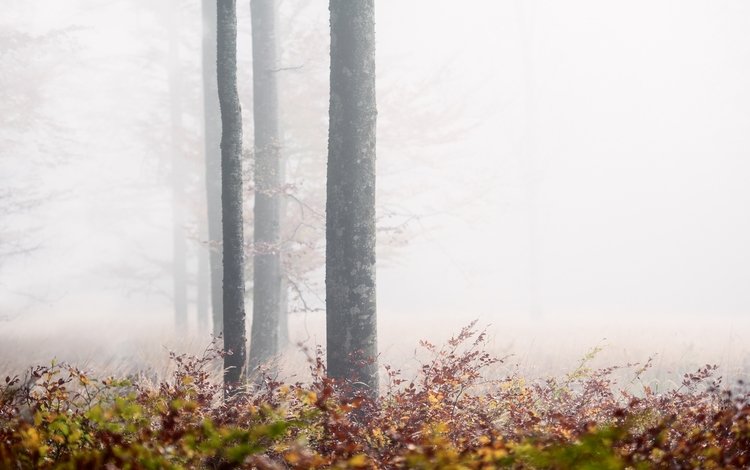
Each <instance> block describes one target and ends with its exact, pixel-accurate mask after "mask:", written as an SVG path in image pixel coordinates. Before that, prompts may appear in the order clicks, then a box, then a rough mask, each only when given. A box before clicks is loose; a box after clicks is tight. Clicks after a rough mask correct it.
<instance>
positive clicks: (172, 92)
mask: <svg viewBox="0 0 750 470" xmlns="http://www.w3.org/2000/svg"><path fill="white" fill-rule="evenodd" d="M169 7H170V8H169V11H168V12H167V13H168V17H169V18H170V20H169V51H168V53H169V61H168V65H169V72H168V73H169V118H170V138H171V142H170V148H171V153H172V214H173V219H172V281H173V289H172V295H173V305H174V316H175V327H176V329H177V332H178V333H185V332H186V331H187V321H188V318H187V256H186V252H187V239H186V236H185V235H186V234H185V162H184V156H183V153H182V149H181V146H182V141H183V139H182V127H183V126H182V90H181V80H180V56H179V32H180V28H179V26H180V25H179V20H178V18H179V11H180V9H179V8H178V7H177V5H176V4H175V2H174V1H172V2H170V4H169Z"/></svg>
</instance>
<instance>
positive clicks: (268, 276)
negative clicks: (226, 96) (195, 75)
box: [250, 0, 282, 370]
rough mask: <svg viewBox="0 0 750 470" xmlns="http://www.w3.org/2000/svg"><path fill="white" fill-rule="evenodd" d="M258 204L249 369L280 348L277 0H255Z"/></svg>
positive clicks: (253, 0)
mask: <svg viewBox="0 0 750 470" xmlns="http://www.w3.org/2000/svg"><path fill="white" fill-rule="evenodd" d="M250 8H251V13H252V34H253V119H254V127H255V149H254V157H255V175H254V177H255V208H254V213H253V225H254V230H253V235H254V244H253V246H254V252H253V326H252V332H251V337H250V368H251V370H252V369H254V368H255V367H257V366H258V365H260V364H263V363H264V362H267V361H268V360H269V359H272V358H273V357H274V356H275V355H276V354H277V352H278V348H279V341H278V337H279V332H278V330H279V313H280V305H281V259H280V255H279V250H280V248H281V247H280V242H281V239H280V216H281V186H282V182H281V160H280V158H279V154H280V151H279V150H280V148H279V147H280V146H279V124H278V96H277V84H276V74H277V72H278V70H277V65H276V0H251V2H250Z"/></svg>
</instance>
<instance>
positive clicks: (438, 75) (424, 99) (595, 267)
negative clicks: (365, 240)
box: [0, 0, 750, 377]
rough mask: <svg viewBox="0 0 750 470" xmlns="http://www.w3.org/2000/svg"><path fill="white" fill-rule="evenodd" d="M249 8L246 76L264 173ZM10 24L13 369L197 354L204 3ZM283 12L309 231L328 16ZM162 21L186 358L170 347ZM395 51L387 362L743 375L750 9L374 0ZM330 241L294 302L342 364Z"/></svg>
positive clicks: (35, 15)
mask: <svg viewBox="0 0 750 470" xmlns="http://www.w3.org/2000/svg"><path fill="white" fill-rule="evenodd" d="M248 3H249V2H239V3H238V26H239V37H238V45H239V46H238V77H239V88H240V96H241V101H242V107H243V121H244V127H245V132H244V137H243V140H244V146H245V148H246V149H251V148H252V138H253V132H252V124H253V116H252V99H253V97H252V75H251V71H252V45H251V37H250V10H249V5H248ZM6 4H7V5H5V6H6V8H4V13H3V17H2V18H0V48H1V49H0V60H1V61H2V62H1V64H2V70H3V71H2V72H1V73H0V88H1V89H0V106H1V107H2V115H3V116H4V117H3V118H0V119H1V120H0V122H1V123H2V128H0V157H1V158H2V169H1V170H0V218H1V219H0V220H1V222H0V355H2V359H0V366H3V367H17V366H19V365H20V366H26V365H28V363H31V362H34V361H47V360H49V359H51V358H52V357H55V356H57V357H70V358H72V359H76V360H82V361H91V360H94V359H100V360H104V359H105V358H108V357H119V356H118V355H122V356H123V357H128V358H132V357H137V358H138V360H143V361H149V360H152V359H153V358H154V357H156V356H159V355H160V354H162V353H163V348H165V347H169V348H172V347H174V348H181V347H182V348H193V347H199V346H200V345H205V344H206V343H207V342H208V341H209V335H208V334H207V333H205V332H203V333H200V332H199V331H198V329H197V326H196V321H195V316H196V313H195V312H196V307H195V301H196V298H195V295H196V294H195V285H196V283H197V282H199V281H198V279H199V278H198V277H197V276H196V272H197V271H196V270H197V266H198V256H199V253H200V251H201V250H205V249H206V246H205V245H206V240H205V237H203V235H202V234H201V233H200V229H199V226H198V222H197V221H198V220H199V218H200V216H199V215H198V214H202V212H201V210H202V208H203V206H202V205H201V204H205V203H204V202H202V199H201V198H202V197H204V192H205V191H204V189H203V186H202V185H203V182H202V179H201V178H202V171H203V170H202V168H203V166H202V163H201V161H202V160H201V159H202V158H203V129H202V126H203V118H202V115H201V113H202V99H203V98H202V91H201V68H200V67H201V8H200V2H197V1H192V0H191V1H188V0H172V1H171V2H166V1H164V2H151V1H147V0H112V1H106V2H104V1H102V2H99V1H91V0H70V1H66V2H59V1H51V0H36V1H34V2H25V1H20V0H6ZM279 5H280V18H279V29H280V35H279V36H280V37H279V44H278V47H279V54H280V57H281V60H280V62H281V65H282V68H283V70H280V71H279V80H280V84H279V95H280V101H281V103H280V106H281V116H282V124H281V127H282V133H283V135H284V137H283V143H282V144H281V148H282V153H285V152H286V153H285V158H287V162H288V163H287V166H288V170H287V171H288V178H289V180H290V183H291V184H293V185H294V186H295V187H296V188H298V189H299V188H301V189H299V190H300V191H301V192H303V193H304V194H307V195H308V196H309V195H310V194H312V195H313V196H309V197H310V198H311V200H310V201H312V202H310V201H308V202H307V203H306V207H307V208H308V210H309V211H311V212H313V213H316V211H318V212H319V211H321V210H323V211H324V209H325V206H324V204H323V203H322V202H321V200H320V198H318V199H315V197H316V196H314V194H317V193H316V189H315V188H322V187H324V186H323V185H324V184H325V181H324V178H325V159H326V148H327V120H328V114H327V112H328V90H327V86H328V83H327V80H328V65H329V57H328V37H327V34H328V3H327V2H325V1H322V0H307V1H305V0H280V1H279ZM170 21H174V22H175V23H176V24H177V25H178V27H179V64H180V70H179V77H180V79H181V90H182V95H181V98H180V100H181V103H182V109H183V114H182V130H181V134H180V136H181V137H180V140H179V142H178V147H179V149H180V152H181V155H182V158H183V159H184V160H183V161H184V162H185V163H184V164H185V165H186V167H187V171H188V176H187V183H186V185H187V186H186V189H185V199H184V200H181V201H179V206H180V207H187V208H188V209H187V210H188V214H189V216H188V218H187V222H186V225H185V227H184V228H185V237H186V238H187V240H188V255H187V263H188V275H189V284H188V289H189V294H188V302H189V304H188V305H189V315H190V324H191V329H190V331H191V334H190V335H189V337H175V335H174V327H173V323H174V321H173V317H174V313H173V308H172V290H171V289H172V280H171V267H170V266H171V262H172V259H171V254H172V236H173V235H172V216H173V215H172V210H173V207H175V206H174V205H173V200H172V194H173V193H172V192H171V190H170V184H171V181H172V180H171V168H172V156H171V155H172V154H171V153H170V149H171V148H172V147H171V146H172V145H173V143H172V142H171V140H170V122H169V119H170V114H169V112H170V111H169V106H170V104H169V82H168V76H169V70H168V67H169V60H168V34H167V32H168V27H169V24H170ZM376 41H377V74H378V75H377V87H378V90H377V92H378V150H377V171H378V174H377V178H378V183H377V185H378V202H377V204H378V211H379V218H378V223H379V228H380V232H379V238H378V248H377V250H378V270H377V289H378V290H377V304H378V321H379V327H380V337H379V340H378V342H379V345H380V350H381V354H382V355H383V357H384V358H386V359H387V360H390V361H399V360H401V359H402V358H403V357H404V355H407V357H408V355H409V354H410V351H412V350H413V348H414V345H415V344H416V341H417V340H418V339H420V338H430V339H433V340H437V341H440V340H441V339H444V338H446V337H447V336H448V335H449V334H450V333H452V332H455V331H457V329H458V328H460V327H461V326H462V325H465V324H467V323H469V322H470V321H472V320H474V319H478V321H479V324H480V325H489V326H488V331H489V333H490V335H491V337H492V343H493V345H494V347H496V348H497V351H498V352H501V353H502V354H514V356H513V359H512V360H511V361H510V362H512V363H514V364H518V365H519V366H521V367H523V368H525V369H527V370H534V371H539V372H540V373H546V372H547V371H558V370H566V369H569V368H572V367H575V365H576V360H577V359H578V358H580V357H581V356H582V355H584V354H585V353H586V351H588V350H590V349H591V348H592V347H596V346H603V347H604V353H603V354H604V356H603V359H602V361H603V362H605V363H624V362H635V361H645V360H646V359H647V358H648V357H650V356H653V355H657V357H659V360H658V361H659V362H658V366H659V367H661V368H662V370H661V371H660V372H663V373H665V374H669V373H675V374H676V373H678V372H679V371H681V370H683V369H688V368H690V367H692V366H693V365H695V364H703V363H706V362H712V363H713V362H715V363H719V364H720V365H722V366H723V367H724V369H723V371H724V373H725V374H726V375H727V376H729V377H738V376H742V375H746V374H747V371H748V370H749V369H748V368H749V367H750V356H749V355H748V348H747V345H746V344H744V343H745V340H744V338H747V337H748V335H749V334H750V321H749V320H750V316H748V313H750V290H748V286H750V244H748V242H747V241H748V240H750V185H748V184H747V181H748V175H750V158H748V155H749V154H750V132H748V130H749V129H750V88H748V86H747V84H748V83H750V49H748V47H747V44H750V4H748V3H747V2H744V1H740V0H732V1H729V0H727V1H724V2H705V1H698V0H695V1H694V0H681V1H679V2H677V1H665V0H658V1H653V0H651V1H640V0H638V1H631V2H627V3H622V2H601V1H595V0H590V1H582V0H575V1H567V2H556V1H552V0H547V1H542V0H525V1H521V0H517V1H502V2H494V1H480V0H473V1H468V2H456V1H448V0H401V1H381V2H376ZM251 158H252V155H251V154H250V153H249V151H248V153H247V155H246V164H248V165H250V160H251ZM321 204H322V205H321ZM246 207H247V208H250V207H252V197H251V195H249V196H248V199H247V201H246ZM295 207H296V206H295V205H294V204H293V203H290V205H289V206H288V207H287V209H286V213H293V212H294V211H296V210H297V209H296V208H295ZM295 213H296V212H295ZM247 223H248V224H250V222H247ZM248 227H251V226H250V225H249V226H248ZM251 230H252V229H251V228H247V229H246V232H247V233H248V234H251V233H252V232H251ZM316 233H317V235H315V234H316ZM320 233H321V232H320V231H319V230H317V231H316V229H310V233H309V234H308V235H306V236H307V237H308V238H310V239H314V240H317V241H314V243H312V245H313V247H314V250H313V251H314V252H315V253H318V254H317V255H316V254H315V253H305V254H303V255H300V257H299V258H298V260H299V261H300V262H301V263H306V265H305V266H306V267H305V268H304V270H303V271H304V283H303V285H301V287H300V289H299V291H297V290H295V291H294V292H292V293H291V307H292V310H293V311H292V313H290V315H291V317H290V329H291V337H292V339H293V340H294V341H303V342H306V344H308V345H314V344H315V343H317V344H325V329H324V323H325V322H324V313H323V312H322V311H321V309H322V308H323V307H324V306H325V303H324V300H323V299H324V296H325V288H324V278H323V277H324V271H323V268H322V266H323V264H322V263H323V259H322V256H323V255H322V254H320V253H323V254H324V253H325V250H322V252H321V251H320V250H321V248H322V246H323V245H322V242H321V241H320V240H318V238H320ZM316 236H317V238H315V237H316ZM202 237H203V238H202ZM249 259H250V258H249V257H248V260H249ZM250 281H252V276H250V277H249V282H250ZM251 292H252V286H250V285H248V298H249V296H250V295H252V294H251ZM300 297H301V298H300ZM248 302H250V301H249V300H248ZM249 305H252V302H250V303H249ZM251 317H252V315H251V312H250V308H248V318H251ZM0 372H2V371H0Z"/></svg>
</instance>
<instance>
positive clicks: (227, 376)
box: [216, 0, 246, 391]
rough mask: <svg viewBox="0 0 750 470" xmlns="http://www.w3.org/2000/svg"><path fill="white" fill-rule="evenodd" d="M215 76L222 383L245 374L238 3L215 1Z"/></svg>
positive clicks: (230, 383) (235, 381)
mask: <svg viewBox="0 0 750 470" xmlns="http://www.w3.org/2000/svg"><path fill="white" fill-rule="evenodd" d="M217 7H218V8H217V28H216V32H217V34H216V36H217V80H218V93H219V105H220V109H221V187H222V191H221V208H222V229H223V244H222V246H223V250H224V256H223V259H224V282H223V293H224V309H223V310H224V312H223V317H224V348H225V349H226V350H228V351H231V355H227V356H225V357H224V385H225V387H227V390H228V391H231V390H232V389H234V388H235V387H238V386H240V385H241V381H242V380H243V378H244V375H245V360H246V355H245V280H244V253H243V249H244V247H243V245H244V236H243V227H242V113H241V110H240V99H239V95H238V93H237V5H236V1H235V0H218V1H217Z"/></svg>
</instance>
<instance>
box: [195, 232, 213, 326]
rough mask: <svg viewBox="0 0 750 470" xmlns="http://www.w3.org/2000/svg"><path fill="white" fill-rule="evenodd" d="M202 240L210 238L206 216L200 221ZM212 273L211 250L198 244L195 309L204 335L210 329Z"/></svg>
mask: <svg viewBox="0 0 750 470" xmlns="http://www.w3.org/2000/svg"><path fill="white" fill-rule="evenodd" d="M198 224H199V231H200V237H201V240H206V239H207V238H208V226H207V221H206V219H205V218H204V217H200V220H199V222H198ZM210 287H211V274H210V272H209V252H208V251H207V249H206V247H205V246H203V245H200V244H199V245H198V270H197V274H196V299H195V310H196V313H197V315H198V332H199V333H200V334H201V335H203V334H205V333H206V332H207V331H208V325H209V310H208V296H209V293H210V292H211V289H210Z"/></svg>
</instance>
